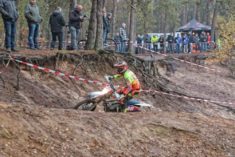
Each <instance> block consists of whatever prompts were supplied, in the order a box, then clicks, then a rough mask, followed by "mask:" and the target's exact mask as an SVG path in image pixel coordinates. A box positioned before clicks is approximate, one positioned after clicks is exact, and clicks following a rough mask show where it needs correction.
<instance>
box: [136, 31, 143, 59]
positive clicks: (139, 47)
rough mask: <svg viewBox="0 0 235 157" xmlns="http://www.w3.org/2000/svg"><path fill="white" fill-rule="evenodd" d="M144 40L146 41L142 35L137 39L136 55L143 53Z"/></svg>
mask: <svg viewBox="0 0 235 157" xmlns="http://www.w3.org/2000/svg"><path fill="white" fill-rule="evenodd" d="M143 40H144V39H143V36H142V35H141V34H138V35H137V38H136V42H137V48H136V54H139V53H142V50H143V48H142V46H143V45H142V44H143Z"/></svg>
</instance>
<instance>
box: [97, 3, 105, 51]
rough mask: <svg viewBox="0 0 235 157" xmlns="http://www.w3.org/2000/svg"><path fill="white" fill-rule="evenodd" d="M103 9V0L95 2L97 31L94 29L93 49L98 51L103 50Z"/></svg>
mask: <svg viewBox="0 0 235 157" xmlns="http://www.w3.org/2000/svg"><path fill="white" fill-rule="evenodd" d="M103 7H104V0H97V14H96V18H97V29H96V40H95V49H96V50H99V49H102V48H103V14H102V12H103Z"/></svg>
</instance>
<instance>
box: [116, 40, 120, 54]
mask: <svg viewBox="0 0 235 157" xmlns="http://www.w3.org/2000/svg"><path fill="white" fill-rule="evenodd" d="M116 52H121V42H120V41H118V42H117V47H116Z"/></svg>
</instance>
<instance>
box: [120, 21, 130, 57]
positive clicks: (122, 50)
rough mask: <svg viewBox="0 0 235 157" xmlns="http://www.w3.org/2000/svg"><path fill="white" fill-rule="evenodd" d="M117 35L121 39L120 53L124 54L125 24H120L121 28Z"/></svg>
mask: <svg viewBox="0 0 235 157" xmlns="http://www.w3.org/2000/svg"><path fill="white" fill-rule="evenodd" d="M119 34H120V37H121V51H120V52H121V53H125V52H126V41H127V40H128V39H127V33H126V24H125V23H122V27H121V28H120V30H119Z"/></svg>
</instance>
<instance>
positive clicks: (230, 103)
mask: <svg viewBox="0 0 235 157" xmlns="http://www.w3.org/2000/svg"><path fill="white" fill-rule="evenodd" d="M141 92H144V93H152V94H153V93H157V94H160V95H167V96H171V97H177V98H182V99H186V100H192V101H203V102H210V103H217V104H229V105H235V102H226V101H214V100H209V99H203V98H193V97H188V96H181V95H175V94H170V93H165V92H161V91H157V90H142V91H141Z"/></svg>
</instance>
